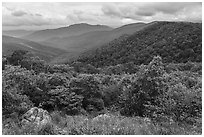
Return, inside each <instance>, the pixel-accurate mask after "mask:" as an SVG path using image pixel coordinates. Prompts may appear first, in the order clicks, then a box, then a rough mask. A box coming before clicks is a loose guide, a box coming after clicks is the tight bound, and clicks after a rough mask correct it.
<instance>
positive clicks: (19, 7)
mask: <svg viewBox="0 0 204 137" xmlns="http://www.w3.org/2000/svg"><path fill="white" fill-rule="evenodd" d="M159 20H166V21H191V22H201V21H202V3H201V2H197V3H196V2H195V3H189V2H188V3H184V2H181V3H167V2H164V3H159V2H154V3H149V2H147V3H141V2H139V3H124V2H123V3H81V2H80V3H30V2H29V3H22V2H18V3H5V2H4V3H3V4H2V23H3V30H8V29H27V30H36V29H48V28H58V27H62V26H68V25H71V24H76V23H89V24H102V25H108V26H111V27H119V26H122V25H124V24H129V23H136V22H151V21H159Z"/></svg>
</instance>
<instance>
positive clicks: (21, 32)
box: [2, 30, 34, 38]
mask: <svg viewBox="0 0 204 137" xmlns="http://www.w3.org/2000/svg"><path fill="white" fill-rule="evenodd" d="M33 32H34V31H32V30H6V31H2V34H3V35H7V36H11V37H18V38H20V37H23V36H25V35H29V34H31V33H33Z"/></svg>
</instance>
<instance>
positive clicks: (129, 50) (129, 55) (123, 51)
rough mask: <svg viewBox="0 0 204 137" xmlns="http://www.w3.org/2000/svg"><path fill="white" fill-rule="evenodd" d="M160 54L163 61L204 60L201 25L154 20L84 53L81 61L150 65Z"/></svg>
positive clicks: (99, 65) (104, 63)
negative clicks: (203, 57) (137, 29)
mask: <svg viewBox="0 0 204 137" xmlns="http://www.w3.org/2000/svg"><path fill="white" fill-rule="evenodd" d="M156 55H160V56H161V57H162V59H163V62H168V63H169V62H178V63H186V62H187V61H192V62H201V58H202V24H201V23H187V22H153V23H151V25H149V26H147V27H145V28H144V29H142V30H140V31H138V32H136V33H135V34H133V35H130V36H126V35H125V36H123V37H120V38H118V39H115V40H113V41H112V42H110V43H108V44H105V45H104V46H103V47H101V48H98V49H96V50H92V51H88V52H85V53H84V54H83V55H81V57H80V58H79V59H78V61H80V62H85V63H89V64H92V65H93V66H96V67H102V66H109V65H117V64H123V63H127V62H131V61H132V62H134V63H135V64H137V65H140V64H148V63H149V62H150V61H151V60H152V58H153V56H156Z"/></svg>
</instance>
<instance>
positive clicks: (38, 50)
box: [2, 35, 65, 61]
mask: <svg viewBox="0 0 204 137" xmlns="http://www.w3.org/2000/svg"><path fill="white" fill-rule="evenodd" d="M15 50H26V51H30V52H32V53H34V55H36V56H39V57H41V58H42V59H44V60H46V61H50V60H52V59H53V58H54V57H56V56H58V55H59V54H62V53H65V51H64V50H60V49H57V48H51V47H48V46H44V45H41V44H39V43H36V42H32V41H28V40H24V39H19V38H14V37H10V36H4V35H3V36H2V54H3V55H10V54H11V53H12V52H13V51H15Z"/></svg>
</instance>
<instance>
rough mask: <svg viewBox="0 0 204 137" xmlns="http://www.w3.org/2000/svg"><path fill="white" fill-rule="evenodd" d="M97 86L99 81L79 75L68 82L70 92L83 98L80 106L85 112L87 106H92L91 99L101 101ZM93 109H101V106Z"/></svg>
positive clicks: (88, 76) (90, 76)
mask: <svg viewBox="0 0 204 137" xmlns="http://www.w3.org/2000/svg"><path fill="white" fill-rule="evenodd" d="M99 84H100V81H99V80H98V79H96V78H95V77H94V76H93V75H87V74H80V75H79V76H78V77H76V78H72V79H71V80H70V83H69V86H70V90H71V91H72V92H74V93H76V94H77V95H81V96H83V102H82V106H83V108H84V109H85V110H87V107H88V106H89V105H93V100H92V99H94V98H97V99H102V93H101V92H100V88H99ZM90 100H92V101H90ZM96 104H97V102H96ZM101 105H102V104H101ZM94 107H96V108H103V106H100V107H98V106H95V105H94Z"/></svg>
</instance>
